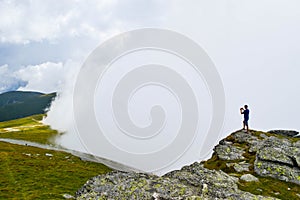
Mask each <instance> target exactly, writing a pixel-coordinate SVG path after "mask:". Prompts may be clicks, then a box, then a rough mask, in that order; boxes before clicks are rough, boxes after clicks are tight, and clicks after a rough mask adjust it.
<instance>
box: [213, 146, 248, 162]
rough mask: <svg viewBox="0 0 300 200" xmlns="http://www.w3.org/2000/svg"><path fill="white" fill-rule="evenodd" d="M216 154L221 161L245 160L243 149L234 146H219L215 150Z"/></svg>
mask: <svg viewBox="0 0 300 200" xmlns="http://www.w3.org/2000/svg"><path fill="white" fill-rule="evenodd" d="M214 151H215V153H216V154H217V156H218V157H219V158H220V159H221V160H242V159H245V157H244V156H243V154H244V153H245V151H244V150H243V149H242V148H239V147H236V146H233V145H217V146H216V147H215V148H214Z"/></svg>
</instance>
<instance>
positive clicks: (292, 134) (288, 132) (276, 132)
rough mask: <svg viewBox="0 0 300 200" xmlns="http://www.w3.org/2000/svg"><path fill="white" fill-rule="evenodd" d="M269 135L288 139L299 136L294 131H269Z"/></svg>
mask: <svg viewBox="0 0 300 200" xmlns="http://www.w3.org/2000/svg"><path fill="white" fill-rule="evenodd" d="M269 133H272V134H278V135H283V136H288V137H295V136H297V135H298V134H299V132H298V131H292V130H271V131H269Z"/></svg>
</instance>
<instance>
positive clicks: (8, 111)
mask: <svg viewBox="0 0 300 200" xmlns="http://www.w3.org/2000/svg"><path fill="white" fill-rule="evenodd" d="M55 96H56V93H51V94H43V93H39V92H23V91H12V92H6V93H3V94H0V122H1V121H8V120H12V119H18V118H22V117H27V116H30V115H35V114H43V113H45V109H46V108H48V107H49V106H50V104H51V102H52V100H53V99H54V98H55Z"/></svg>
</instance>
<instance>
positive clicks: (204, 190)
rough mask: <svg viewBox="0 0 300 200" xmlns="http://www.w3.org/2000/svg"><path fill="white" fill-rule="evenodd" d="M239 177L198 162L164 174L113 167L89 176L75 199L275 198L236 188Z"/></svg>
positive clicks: (235, 199) (236, 199)
mask: <svg viewBox="0 0 300 200" xmlns="http://www.w3.org/2000/svg"><path fill="white" fill-rule="evenodd" d="M237 182H238V179H237V178H234V177H231V176H229V175H228V174H226V173H224V172H222V171H216V170H209V169H206V168H204V167H203V165H201V164H200V163H194V164H192V165H190V166H186V167H183V168H182V169H181V170H177V171H173V172H170V173H168V174H166V175H164V176H163V177H159V176H155V175H150V174H143V173H133V172H131V173H129V172H119V171H114V172H110V173H108V174H105V175H100V176H96V177H94V178H92V179H90V180H89V181H88V182H87V183H86V184H85V185H84V186H83V187H82V188H81V189H80V190H78V191H77V192H76V197H75V198H76V199H82V200H83V199H146V200H147V199H157V200H158V199H160V200H162V199H174V200H175V199H176V200H177V199H190V200H193V199H195V200H196V199H233V200H239V199H261V200H263V199H274V198H270V197H263V196H258V195H254V194H251V193H249V192H244V191H241V190H239V189H238V186H237Z"/></svg>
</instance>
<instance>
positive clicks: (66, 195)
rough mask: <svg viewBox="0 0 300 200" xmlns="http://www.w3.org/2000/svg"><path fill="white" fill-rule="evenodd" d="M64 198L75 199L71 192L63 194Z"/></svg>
mask: <svg viewBox="0 0 300 200" xmlns="http://www.w3.org/2000/svg"><path fill="white" fill-rule="evenodd" d="M63 198H65V199H75V198H74V197H73V196H72V195H70V194H63Z"/></svg>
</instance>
